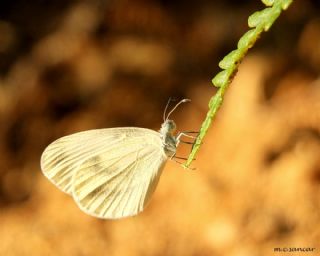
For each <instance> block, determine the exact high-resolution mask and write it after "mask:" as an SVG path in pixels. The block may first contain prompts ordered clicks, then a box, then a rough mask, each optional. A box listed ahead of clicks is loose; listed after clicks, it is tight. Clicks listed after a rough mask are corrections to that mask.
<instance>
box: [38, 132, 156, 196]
mask: <svg viewBox="0 0 320 256" xmlns="http://www.w3.org/2000/svg"><path fill="white" fill-rule="evenodd" d="M144 134H152V135H153V138H157V136H159V135H158V133H157V132H155V131H152V130H149V129H144V128H130V127H129V128H126V127H124V128H109V129H96V130H89V131H84V132H79V133H75V134H72V135H68V136H65V137H62V138H60V139H58V140H56V141H54V142H52V143H51V144H50V145H49V146H48V147H47V148H46V149H45V150H44V152H43V154H42V156H41V169H42V172H43V174H44V175H45V176H46V177H47V178H48V179H49V180H50V181H51V182H52V183H53V184H54V185H56V186H57V187H58V188H59V189H61V190H62V191H63V192H65V193H68V194H71V192H72V187H71V181H72V176H73V174H74V172H75V170H77V168H78V167H79V165H81V163H82V162H84V161H86V160H87V159H89V158H92V157H94V156H97V155H99V154H101V153H103V152H104V151H105V149H106V148H109V149H111V148H113V147H115V146H117V145H118V144H120V143H121V142H122V141H123V140H124V139H125V138H126V137H127V136H131V137H134V136H136V137H141V136H143V135H144ZM155 140H156V139H155Z"/></svg>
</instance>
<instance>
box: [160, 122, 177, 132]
mask: <svg viewBox="0 0 320 256" xmlns="http://www.w3.org/2000/svg"><path fill="white" fill-rule="evenodd" d="M176 128H177V126H176V123H175V122H174V121H173V120H169V119H167V120H165V121H164V123H163V124H162V125H161V129H160V133H161V134H162V135H166V134H170V135H173V133H174V132H175V131H176Z"/></svg>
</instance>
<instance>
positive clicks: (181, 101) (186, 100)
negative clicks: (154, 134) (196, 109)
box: [164, 99, 191, 121]
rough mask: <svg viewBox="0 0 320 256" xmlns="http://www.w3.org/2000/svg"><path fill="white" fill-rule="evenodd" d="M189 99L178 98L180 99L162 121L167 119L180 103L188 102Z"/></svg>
mask: <svg viewBox="0 0 320 256" xmlns="http://www.w3.org/2000/svg"><path fill="white" fill-rule="evenodd" d="M190 101H191V100H189V99H183V100H180V101H179V102H178V103H177V104H176V105H175V106H174V108H173V109H172V110H171V111H170V112H169V113H168V115H167V118H165V119H164V121H165V120H168V118H169V116H170V115H171V114H172V112H173V111H175V109H176V108H177V107H178V106H179V105H180V104H182V103H185V102H190Z"/></svg>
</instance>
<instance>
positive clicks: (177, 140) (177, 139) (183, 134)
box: [176, 131, 199, 146]
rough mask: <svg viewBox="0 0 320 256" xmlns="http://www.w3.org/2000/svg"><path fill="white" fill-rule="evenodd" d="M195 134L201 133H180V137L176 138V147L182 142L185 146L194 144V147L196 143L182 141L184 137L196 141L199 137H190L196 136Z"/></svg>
mask: <svg viewBox="0 0 320 256" xmlns="http://www.w3.org/2000/svg"><path fill="white" fill-rule="evenodd" d="M195 133H197V134H198V133H199V132H193V131H187V132H179V133H178V135H177V136H176V146H178V145H179V144H180V142H181V143H185V144H192V145H194V142H186V141H182V140H181V137H182V136H185V137H187V138H191V139H194V140H195V139H197V137H196V136H192V135H190V134H195Z"/></svg>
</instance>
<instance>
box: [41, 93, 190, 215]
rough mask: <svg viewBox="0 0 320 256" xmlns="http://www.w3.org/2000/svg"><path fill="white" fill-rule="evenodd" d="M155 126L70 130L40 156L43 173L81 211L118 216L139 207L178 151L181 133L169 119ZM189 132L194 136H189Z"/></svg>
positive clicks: (145, 201) (90, 213)
mask: <svg viewBox="0 0 320 256" xmlns="http://www.w3.org/2000/svg"><path fill="white" fill-rule="evenodd" d="M188 101H190V100H188V99H183V100H181V101H180V102H179V103H178V104H176V106H175V107H174V108H173V109H172V110H171V111H170V112H169V114H168V115H167V117H166V114H165V113H166V110H167V107H168V104H167V106H166V108H165V111H164V117H163V119H164V122H163V124H162V125H161V129H160V130H159V132H156V131H154V130H150V129H146V128H138V127H120V128H106V129H95V130H88V131H83V132H78V133H74V134H71V135H68V136H65V137H62V138H60V139H57V140H56V141H54V142H52V143H51V144H50V145H49V146H48V147H47V148H46V149H45V150H44V152H43V154H42V156H41V169H42V172H43V174H44V175H45V176H46V177H47V178H48V179H49V180H50V181H51V182H52V183H53V184H54V185H56V186H57V187H58V188H59V189H60V190H62V191H63V192H65V193H67V194H69V195H71V196H72V197H73V198H74V200H75V202H76V203H77V205H78V206H79V208H80V209H81V210H82V211H84V212H85V213H87V214H89V215H92V216H95V217H98V218H103V219H118V218H123V217H128V216H133V215H136V214H138V213H139V212H141V211H142V210H143V209H144V208H145V206H146V205H147V203H148V202H149V200H150V197H151V195H152V194H153V192H154V191H155V189H156V187H157V184H158V181H159V178H160V176H161V173H162V170H163V168H164V166H165V163H166V162H167V160H168V159H173V158H174V157H175V154H176V149H177V146H178V144H179V142H180V137H181V136H182V135H186V134H185V133H180V134H179V135H177V136H174V133H175V130H176V124H175V122H174V121H173V120H170V119H169V116H170V114H171V113H172V112H173V111H174V110H175V109H176V108H177V106H178V105H180V104H181V103H184V102H188ZM191 137H192V136H191Z"/></svg>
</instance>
